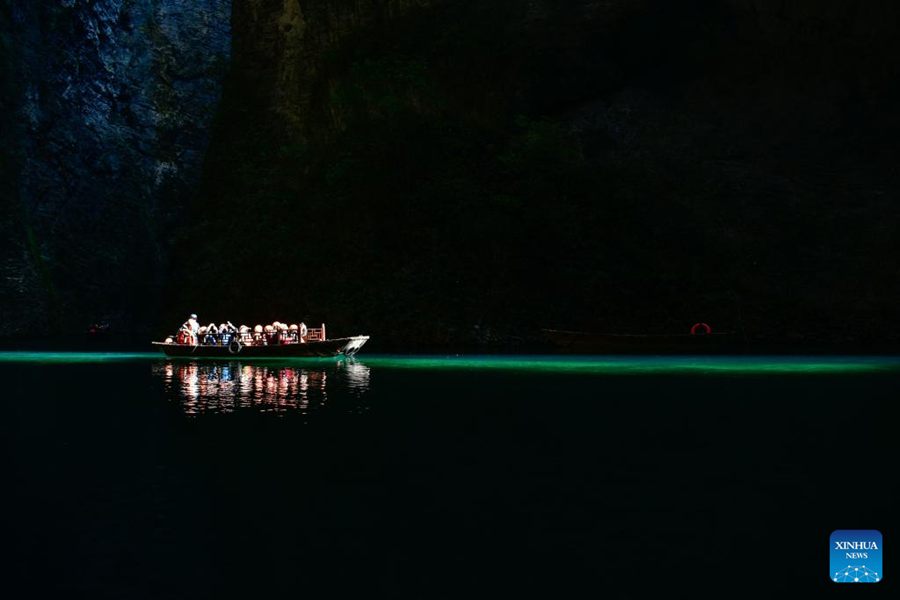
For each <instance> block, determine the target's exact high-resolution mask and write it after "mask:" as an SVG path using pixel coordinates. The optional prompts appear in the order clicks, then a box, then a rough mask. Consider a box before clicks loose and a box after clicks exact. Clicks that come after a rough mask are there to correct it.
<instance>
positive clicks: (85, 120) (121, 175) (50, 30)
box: [0, 0, 231, 334]
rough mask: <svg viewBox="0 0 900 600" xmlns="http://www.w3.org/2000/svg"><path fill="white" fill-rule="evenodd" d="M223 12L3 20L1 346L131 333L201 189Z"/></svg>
mask: <svg viewBox="0 0 900 600" xmlns="http://www.w3.org/2000/svg"><path fill="white" fill-rule="evenodd" d="M230 4H231V3H230V0H198V1H192V2H182V1H178V0H91V1H88V0H55V1H52V2H28V3H25V2H16V3H10V4H8V5H6V6H4V8H3V11H2V16H0V19H2V21H0V33H2V40H3V46H2V47H3V57H2V58H3V63H4V71H5V75H6V76H7V77H5V78H4V79H5V81H4V86H3V112H4V114H3V115H2V117H0V118H2V119H3V141H4V142H5V144H4V146H5V148H4V151H5V157H4V166H3V169H4V173H3V174H4V193H3V204H4V213H5V215H6V216H7V217H8V219H7V220H6V222H5V223H4V232H3V233H4V237H5V238H6V243H7V244H8V245H7V248H5V251H4V253H3V261H4V263H3V265H2V268H3V298H2V304H3V309H4V310H3V317H2V319H0V333H2V334H8V333H11V332H21V331H28V332H31V333H42V332H47V331H51V330H68V331H72V330H76V331H77V330H79V329H83V328H84V327H86V325H87V324H88V323H90V322H94V321H100V320H109V321H112V322H113V323H114V324H115V325H116V326H118V327H120V328H125V327H134V326H135V325H136V324H137V323H140V322H141V321H142V320H143V319H145V318H146V316H147V313H148V312H150V311H151V310H153V309H155V303H156V300H158V294H159V290H160V289H161V285H162V280H163V278H164V276H165V269H166V263H167V260H168V246H169V239H170V238H171V236H172V228H173V227H174V226H175V225H176V224H177V217H178V216H179V215H180V214H181V208H182V207H183V206H184V204H185V203H186V200H187V198H188V196H189V195H190V194H191V193H194V192H195V191H196V184H197V182H198V180H199V175H200V170H201V166H202V162H203V156H204V153H205V151H206V147H207V142H208V131H209V127H210V124H211V122H212V120H213V116H214V114H215V110H216V106H217V104H218V100H219V96H220V92H221V82H222V80H223V78H224V75H225V73H226V70H227V68H228V64H229V58H230V46H231V44H230V39H231V35H230V10H231V7H230Z"/></svg>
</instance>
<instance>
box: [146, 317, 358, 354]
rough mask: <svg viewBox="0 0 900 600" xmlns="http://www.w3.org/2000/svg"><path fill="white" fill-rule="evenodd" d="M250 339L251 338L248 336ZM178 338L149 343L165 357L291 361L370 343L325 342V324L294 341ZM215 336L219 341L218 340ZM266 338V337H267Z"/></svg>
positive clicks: (344, 351)
mask: <svg viewBox="0 0 900 600" xmlns="http://www.w3.org/2000/svg"><path fill="white" fill-rule="evenodd" d="M250 337H253V336H250ZM177 339H179V338H178V337H177V336H175V337H172V338H169V339H167V340H166V341H164V342H152V343H153V345H154V346H156V347H157V348H159V349H160V350H161V351H162V352H163V353H164V354H165V355H166V356H178V357H185V358H192V357H197V358H238V357H240V358H292V357H304V356H305V357H311V356H353V355H354V354H356V353H357V352H359V349H360V348H362V347H363V345H364V344H365V343H366V342H367V341H368V340H369V336H367V335H355V336H352V337H344V338H334V339H327V338H326V337H325V325H324V324H323V325H322V327H321V328H320V329H314V328H310V329H309V330H308V332H307V333H306V334H304V336H303V337H302V338H299V339H298V338H297V337H294V338H293V340H294V341H281V340H280V338H278V341H273V343H263V342H262V341H257V342H253V341H252V340H247V341H244V340H242V337H241V335H240V334H231V335H230V337H229V339H228V340H227V343H214V344H206V343H200V344H190V343H187V344H185V343H179V342H177V341H175V340H177ZM221 339H222V338H221V337H218V340H221ZM267 339H268V338H267Z"/></svg>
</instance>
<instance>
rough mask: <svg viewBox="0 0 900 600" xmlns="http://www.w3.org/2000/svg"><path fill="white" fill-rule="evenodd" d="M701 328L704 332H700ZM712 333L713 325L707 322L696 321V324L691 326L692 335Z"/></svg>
mask: <svg viewBox="0 0 900 600" xmlns="http://www.w3.org/2000/svg"><path fill="white" fill-rule="evenodd" d="M701 329H702V330H703V331H702V332H700V330H701ZM698 332H700V333H698ZM710 333H712V327H710V326H709V325H707V324H706V323H694V326H693V327H691V335H709V334H710Z"/></svg>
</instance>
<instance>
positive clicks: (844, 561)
mask: <svg viewBox="0 0 900 600" xmlns="http://www.w3.org/2000/svg"><path fill="white" fill-rule="evenodd" d="M829 547H830V548H831V550H830V552H831V561H830V569H829V573H828V578H829V579H831V581H833V582H835V583H878V582H879V581H881V580H882V579H883V578H884V573H883V572H882V568H883V565H884V561H883V560H882V556H883V555H882V552H883V549H882V540H881V532H880V531H876V530H874V529H838V530H837V531H833V532H832V533H831V539H830V540H829Z"/></svg>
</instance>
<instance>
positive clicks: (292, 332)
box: [287, 323, 300, 344]
mask: <svg viewBox="0 0 900 600" xmlns="http://www.w3.org/2000/svg"><path fill="white" fill-rule="evenodd" d="M287 341H288V343H290V344H297V343H299V342H300V328H299V327H297V324H296V323H294V324H292V325H291V326H290V327H288V331H287Z"/></svg>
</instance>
